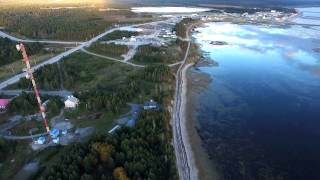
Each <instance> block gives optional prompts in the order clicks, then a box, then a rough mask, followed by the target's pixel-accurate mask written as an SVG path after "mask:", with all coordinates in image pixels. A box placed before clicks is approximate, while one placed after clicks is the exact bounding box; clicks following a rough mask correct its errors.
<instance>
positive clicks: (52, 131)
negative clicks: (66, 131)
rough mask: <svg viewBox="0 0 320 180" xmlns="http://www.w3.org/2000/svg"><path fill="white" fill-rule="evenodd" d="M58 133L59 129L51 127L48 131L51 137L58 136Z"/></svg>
mask: <svg viewBox="0 0 320 180" xmlns="http://www.w3.org/2000/svg"><path fill="white" fill-rule="evenodd" d="M59 134H60V131H59V129H51V131H50V136H51V138H53V139H55V138H57V137H58V136H59Z"/></svg>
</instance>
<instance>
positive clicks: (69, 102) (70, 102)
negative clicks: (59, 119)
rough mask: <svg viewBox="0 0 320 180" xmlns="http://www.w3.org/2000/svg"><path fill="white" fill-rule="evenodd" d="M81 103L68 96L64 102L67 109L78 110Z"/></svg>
mask: <svg viewBox="0 0 320 180" xmlns="http://www.w3.org/2000/svg"><path fill="white" fill-rule="evenodd" d="M79 103H80V101H79V99H77V98H76V97H74V96H68V98H67V99H66V100H65V101H64V106H65V108H76V107H77V106H78V105H79Z"/></svg>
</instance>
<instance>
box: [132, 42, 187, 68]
mask: <svg viewBox="0 0 320 180" xmlns="http://www.w3.org/2000/svg"><path fill="white" fill-rule="evenodd" d="M182 57H183V53H182V51H181V49H180V48H179V47H178V46H176V44H172V45H169V46H161V47H158V46H152V45H142V46H139V47H138V50H137V53H136V54H135V55H134V57H133V61H135V62H137V63H151V64H163V63H174V62H177V61H180V60H181V59H182Z"/></svg>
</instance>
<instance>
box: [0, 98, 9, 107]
mask: <svg viewBox="0 0 320 180" xmlns="http://www.w3.org/2000/svg"><path fill="white" fill-rule="evenodd" d="M9 102H10V100H9V99H0V106H7V105H8V104H9Z"/></svg>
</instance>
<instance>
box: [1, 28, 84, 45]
mask: <svg viewBox="0 0 320 180" xmlns="http://www.w3.org/2000/svg"><path fill="white" fill-rule="evenodd" d="M0 37H3V38H8V39H10V40H12V41H16V42H26V43H34V42H38V43H46V44H81V43H83V42H76V41H74V42H71V41H52V40H35V39H20V38H16V37H13V36H11V35H9V34H7V33H5V32H3V31H0Z"/></svg>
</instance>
